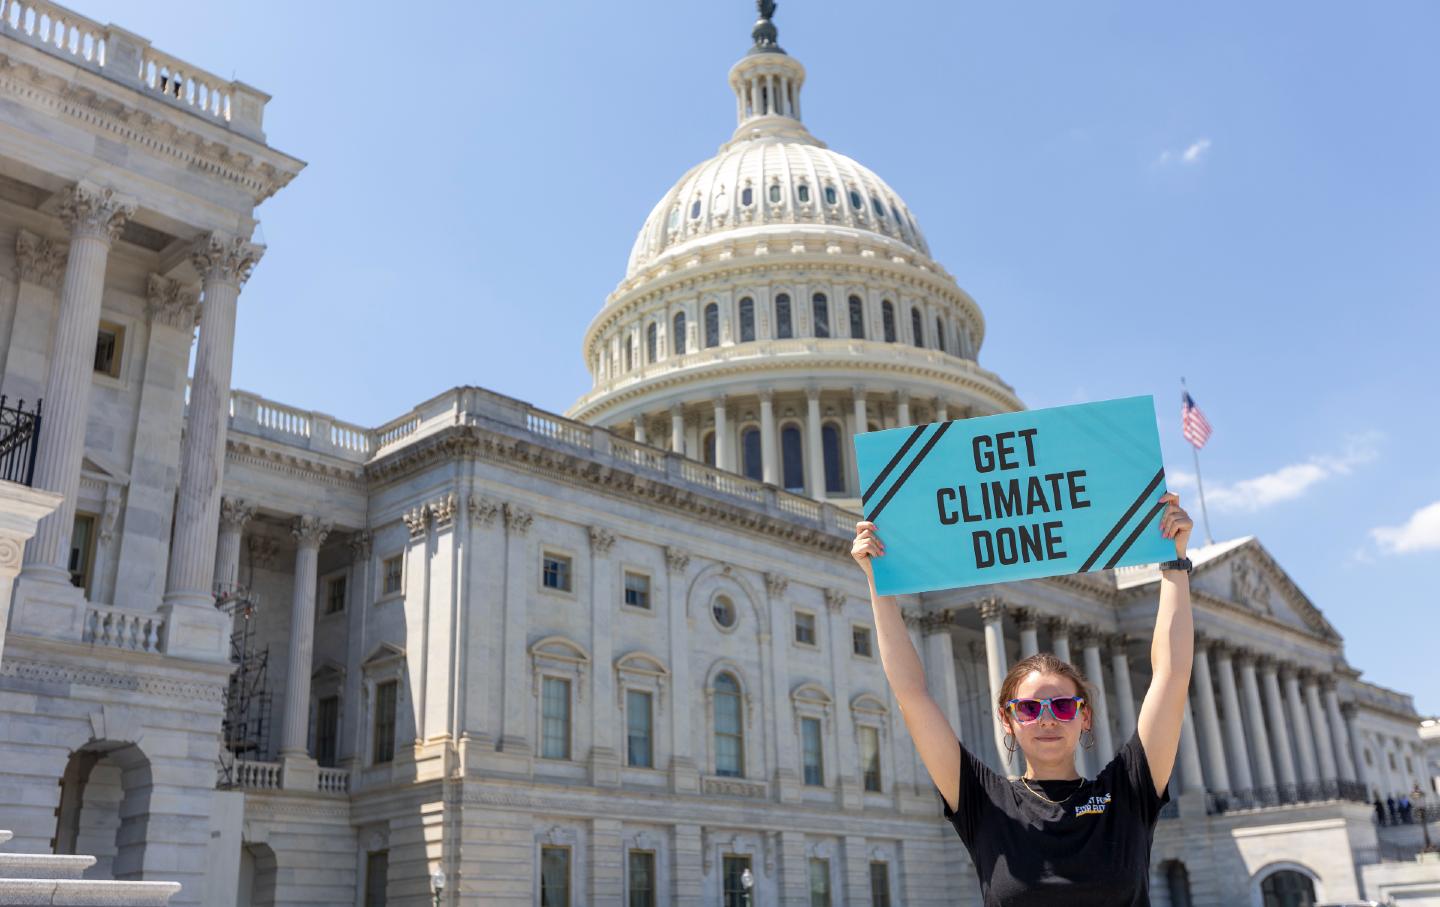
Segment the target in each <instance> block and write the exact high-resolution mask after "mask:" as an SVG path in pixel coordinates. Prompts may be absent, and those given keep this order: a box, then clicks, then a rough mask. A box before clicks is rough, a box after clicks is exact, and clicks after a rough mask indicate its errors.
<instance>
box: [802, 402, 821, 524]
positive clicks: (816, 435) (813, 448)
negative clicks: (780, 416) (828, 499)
mask: <svg viewBox="0 0 1440 907" xmlns="http://www.w3.org/2000/svg"><path fill="white" fill-rule="evenodd" d="M805 438H806V441H807V445H806V446H808V447H809V448H810V457H809V468H807V469H806V470H805V480H806V481H805V484H806V486H807V487H808V488H809V489H810V497H812V498H814V499H815V500H817V501H823V500H824V499H825V451H824V449H823V447H822V446H821V442H820V391H819V389H817V388H814V387H809V388H806V389H805Z"/></svg>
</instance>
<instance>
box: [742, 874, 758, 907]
mask: <svg viewBox="0 0 1440 907" xmlns="http://www.w3.org/2000/svg"><path fill="white" fill-rule="evenodd" d="M740 887H741V888H743V889H745V907H750V898H751V894H750V892H751V889H753V888H754V887H755V874H754V873H752V872H751V871H750V867H749V866H746V867H745V869H744V871H743V872H741V873H740Z"/></svg>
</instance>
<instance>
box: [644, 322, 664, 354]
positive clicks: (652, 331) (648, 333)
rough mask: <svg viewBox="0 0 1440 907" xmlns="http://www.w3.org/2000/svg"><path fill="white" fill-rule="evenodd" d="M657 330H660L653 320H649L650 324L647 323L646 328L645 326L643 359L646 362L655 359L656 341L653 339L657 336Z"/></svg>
mask: <svg viewBox="0 0 1440 907" xmlns="http://www.w3.org/2000/svg"><path fill="white" fill-rule="evenodd" d="M659 330H660V329H659V328H658V327H656V326H655V322H653V321H652V322H650V324H649V325H647V326H646V328H645V361H646V362H654V361H655V343H656V339H655V338H656V337H657V336H658V334H659Z"/></svg>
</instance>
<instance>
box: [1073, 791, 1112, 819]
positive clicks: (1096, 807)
mask: <svg viewBox="0 0 1440 907" xmlns="http://www.w3.org/2000/svg"><path fill="white" fill-rule="evenodd" d="M1109 802H1110V795H1109V794H1105V795H1104V796H1103V797H1091V798H1090V800H1089V802H1086V803H1082V804H1080V805H1079V806H1076V807H1075V815H1076V816H1098V815H1100V814H1101V813H1103V812H1105V807H1106V805H1107V804H1109Z"/></svg>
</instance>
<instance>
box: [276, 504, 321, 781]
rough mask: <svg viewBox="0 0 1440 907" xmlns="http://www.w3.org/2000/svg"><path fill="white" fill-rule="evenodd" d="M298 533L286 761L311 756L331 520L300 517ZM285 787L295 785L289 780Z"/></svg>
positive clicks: (294, 526)
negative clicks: (323, 551) (319, 583)
mask: <svg viewBox="0 0 1440 907" xmlns="http://www.w3.org/2000/svg"><path fill="white" fill-rule="evenodd" d="M290 533H291V534H292V535H294V536H295V542H296V547H295V587H294V594H293V596H292V597H291V600H290V658H289V660H288V661H287V662H286V663H285V724H284V726H283V730H282V734H281V737H280V756H281V759H282V760H283V761H284V762H285V764H286V769H285V771H286V773H287V774H289V772H290V764H291V763H293V762H297V761H300V762H304V761H307V760H309V759H310V753H309V745H308V744H309V740H308V737H309V731H310V671H311V662H312V661H313V655H314V650H315V583H316V571H317V567H318V565H319V561H320V544H321V543H322V542H324V541H325V537H326V536H327V535H329V534H330V523H329V522H327V521H325V520H322V519H320V518H319V517H315V516H298V517H296V518H295V522H294V523H293V524H292V526H291V528H290ZM286 786H287V787H289V786H292V785H290V784H289V779H287V782H286Z"/></svg>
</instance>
